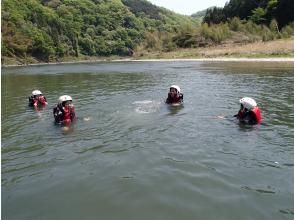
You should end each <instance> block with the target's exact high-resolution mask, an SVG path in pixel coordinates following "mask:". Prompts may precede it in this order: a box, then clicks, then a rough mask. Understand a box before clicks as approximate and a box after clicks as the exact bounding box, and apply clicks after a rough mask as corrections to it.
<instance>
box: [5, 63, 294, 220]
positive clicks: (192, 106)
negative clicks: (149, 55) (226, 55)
mask: <svg viewBox="0 0 294 220" xmlns="http://www.w3.org/2000/svg"><path fill="white" fill-rule="evenodd" d="M171 84H178V85H179V86H180V87H181V89H182V92H183V93H184V106H182V107H178V108H174V107H169V106H166V105H165V104H164V100H165V98H166V96H167V92H168V88H169V86H170V85H171ZM293 84H294V64H293V63H292V64H286V63H262V62H259V63H253V62H252V63H251V62H245V63H237V62H234V63H230V62H195V61H187V62H179V61H177V62H176V61H175V62H112V63H107V62H105V63H104V62H101V63H91V64H66V65H63V64H60V65H44V66H30V67H16V68H6V69H2V97H1V98H2V109H1V110H2V115H1V119H2V128H1V130H2V143H1V152H2V158H1V159H2V165H1V167H2V177H1V180H2V183H1V186H2V219H5V220H23V219H24V220H32V219H43V220H53V219H56V220H57V219H62V220H64V219H70V220H80V219H86V220H87V219H89V220H92V219H93V220H94V219H105V220H106V219H107V220H109V219H125V220H151V219H152V220H163V219H166V220H173V219H174V220H186V219H194V220H195V219H199V220H214V219H217V220H236V219H238V220H243V219H244V220H247V219H256V220H263V219H264V220H269V219H275V220H276V219H293V218H294V89H293V88H294V86H293ZM34 89H39V90H41V91H42V92H43V93H44V95H45V96H46V97H47V100H48V103H49V105H48V107H47V108H45V109H42V110H40V111H34V110H33V109H31V108H29V107H27V97H28V96H29V95H30V93H31V92H32V90H34ZM64 94H67V95H71V96H72V98H73V102H74V104H75V107H76V114H77V116H78V120H77V122H76V123H75V124H74V126H73V127H72V128H71V129H70V130H68V131H65V130H63V129H62V128H61V127H60V126H56V125H54V123H53V121H54V120H53V114H52V108H53V106H54V105H55V104H56V103H57V100H58V97H59V96H60V95H64ZM244 96H250V97H252V98H254V99H255V100H256V101H257V103H258V105H259V106H260V107H261V109H262V112H263V118H264V120H263V123H262V124H261V125H257V126H243V125H240V124H238V123H237V122H236V121H235V119H234V118H233V117H232V115H234V114H236V112H237V111H238V110H239V103H238V101H239V99H240V98H242V97H244ZM218 116H221V117H218Z"/></svg>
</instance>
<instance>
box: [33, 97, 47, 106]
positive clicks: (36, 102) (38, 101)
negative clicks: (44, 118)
mask: <svg viewBox="0 0 294 220" xmlns="http://www.w3.org/2000/svg"><path fill="white" fill-rule="evenodd" d="M33 102H34V104H33V105H34V106H35V107H37V106H42V105H47V102H46V98H45V97H44V96H39V97H36V98H33Z"/></svg>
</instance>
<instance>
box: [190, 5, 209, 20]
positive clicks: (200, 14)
mask: <svg viewBox="0 0 294 220" xmlns="http://www.w3.org/2000/svg"><path fill="white" fill-rule="evenodd" d="M210 8H212V7H210ZM210 8H207V9H204V10H202V11H198V12H196V13H193V14H192V15H191V17H193V18H197V19H202V18H203V17H204V16H205V14H206V11H207V10H208V9H210Z"/></svg>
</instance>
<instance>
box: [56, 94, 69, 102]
mask: <svg viewBox="0 0 294 220" xmlns="http://www.w3.org/2000/svg"><path fill="white" fill-rule="evenodd" d="M58 101H59V103H62V102H66V101H72V98H71V97H70V96H69V95H62V96H60V97H59V99H58Z"/></svg>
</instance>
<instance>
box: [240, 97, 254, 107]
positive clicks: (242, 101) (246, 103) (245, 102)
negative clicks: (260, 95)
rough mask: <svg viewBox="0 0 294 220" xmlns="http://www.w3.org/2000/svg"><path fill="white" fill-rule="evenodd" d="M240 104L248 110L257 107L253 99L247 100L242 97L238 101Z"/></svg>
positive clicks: (247, 98)
mask: <svg viewBox="0 0 294 220" xmlns="http://www.w3.org/2000/svg"><path fill="white" fill-rule="evenodd" d="M239 102H240V104H242V105H243V106H244V108H247V109H248V110H250V109H253V108H254V107H256V106H257V104H256V102H255V100H254V99H252V98H249V97H244V98H242V99H240V101H239Z"/></svg>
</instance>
